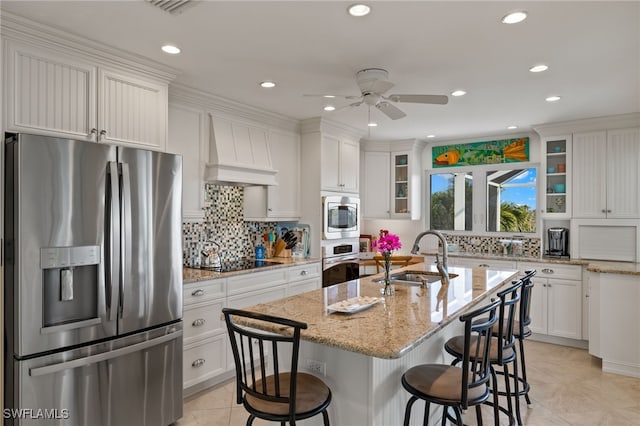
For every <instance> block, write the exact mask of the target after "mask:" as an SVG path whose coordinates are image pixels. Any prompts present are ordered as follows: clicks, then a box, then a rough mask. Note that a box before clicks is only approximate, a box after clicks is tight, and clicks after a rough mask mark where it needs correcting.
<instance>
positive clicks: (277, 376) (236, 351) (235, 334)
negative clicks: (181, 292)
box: [222, 308, 307, 425]
mask: <svg viewBox="0 0 640 426" xmlns="http://www.w3.org/2000/svg"><path fill="white" fill-rule="evenodd" d="M222 313H223V314H224V319H225V322H226V323H227V331H228V332H229V340H230V341H231V349H232V352H233V359H234V361H235V367H236V384H237V386H236V391H237V402H238V404H240V403H242V400H243V394H242V392H246V393H247V394H250V395H252V396H253V397H255V398H257V399H261V400H264V401H268V402H276V403H282V404H288V405H289V418H290V422H291V424H292V425H293V424H295V401H296V400H295V395H296V375H297V372H298V353H299V347H300V330H302V329H306V328H307V324H305V323H301V322H298V321H293V320H290V319H286V318H280V317H274V316H270V315H263V314H257V313H254V312H248V311H242V310H238V309H231V308H224V309H223V310H222ZM234 318H236V322H234ZM237 320H244V321H243V325H238V324H237ZM247 320H248V321H247ZM245 324H251V326H248V325H245ZM250 327H258V328H262V327H265V328H267V329H276V330H278V334H273V333H269V332H266V331H265V332H263V331H259V330H257V329H255V328H250ZM280 333H282V334H280ZM289 351H290V353H291V357H290V359H287V358H286V357H282V358H284V359H281V357H280V354H281V353H285V354H286V353H289ZM281 366H282V367H283V368H282V370H281ZM285 372H289V373H290V374H281V373H285ZM267 378H268V380H267Z"/></svg>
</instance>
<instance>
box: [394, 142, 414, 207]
mask: <svg viewBox="0 0 640 426" xmlns="http://www.w3.org/2000/svg"><path fill="white" fill-rule="evenodd" d="M391 161H392V164H393V167H392V174H393V176H392V177H391V178H392V182H393V200H392V204H393V206H392V208H393V212H392V215H394V216H403V215H410V214H411V207H410V204H409V191H410V190H411V185H410V182H409V179H410V176H411V175H410V174H409V153H408V152H402V153H391Z"/></svg>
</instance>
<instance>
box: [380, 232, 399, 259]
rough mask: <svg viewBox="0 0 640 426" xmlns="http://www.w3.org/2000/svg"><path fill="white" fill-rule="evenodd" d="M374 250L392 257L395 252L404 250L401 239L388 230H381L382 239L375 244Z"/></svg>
mask: <svg viewBox="0 0 640 426" xmlns="http://www.w3.org/2000/svg"><path fill="white" fill-rule="evenodd" d="M373 248H374V249H376V250H377V251H378V253H380V254H381V255H383V256H385V257H386V256H390V255H391V252H392V251H394V250H399V249H401V248H402V243H401V242H400V238H399V237H398V236H397V235H395V234H390V233H389V231H387V230H386V229H381V230H380V237H379V238H378V239H377V240H375V241H374V242H373Z"/></svg>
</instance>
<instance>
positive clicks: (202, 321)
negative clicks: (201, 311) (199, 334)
mask: <svg viewBox="0 0 640 426" xmlns="http://www.w3.org/2000/svg"><path fill="white" fill-rule="evenodd" d="M206 322H207V320H205V319H204V318H198V319H197V320H195V321H193V322H192V323H191V325H192V326H194V327H202V326H203V325H204V324H205V323H206Z"/></svg>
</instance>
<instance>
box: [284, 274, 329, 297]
mask: <svg viewBox="0 0 640 426" xmlns="http://www.w3.org/2000/svg"><path fill="white" fill-rule="evenodd" d="M320 287H322V284H321V282H320V278H319V277H318V278H313V279H310V280H305V281H296V282H295V283H291V284H289V286H288V287H287V296H293V295H294V294H300V293H306V292H307V291H311V290H317V289H319V288H320Z"/></svg>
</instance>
